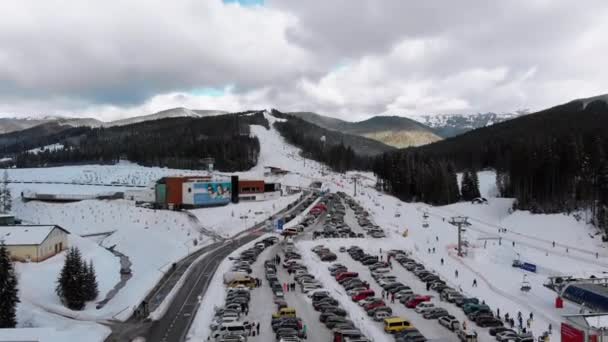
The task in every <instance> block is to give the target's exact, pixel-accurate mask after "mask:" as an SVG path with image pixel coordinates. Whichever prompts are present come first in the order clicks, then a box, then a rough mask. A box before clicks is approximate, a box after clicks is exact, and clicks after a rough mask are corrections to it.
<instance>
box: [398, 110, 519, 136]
mask: <svg viewBox="0 0 608 342" xmlns="http://www.w3.org/2000/svg"><path fill="white" fill-rule="evenodd" d="M528 113H529V111H528V110H521V111H517V112H515V113H493V112H487V113H468V114H428V115H412V116H410V118H411V119H413V120H416V121H418V122H420V123H423V124H425V125H426V126H429V127H431V128H432V129H433V130H434V131H435V132H436V133H437V134H438V135H440V136H442V137H444V138H449V137H453V136H456V135H460V134H463V133H465V132H468V131H470V130H473V129H477V128H482V127H487V126H491V125H494V124H497V123H499V122H503V121H507V120H510V119H513V118H516V117H518V116H522V115H525V114H528Z"/></svg>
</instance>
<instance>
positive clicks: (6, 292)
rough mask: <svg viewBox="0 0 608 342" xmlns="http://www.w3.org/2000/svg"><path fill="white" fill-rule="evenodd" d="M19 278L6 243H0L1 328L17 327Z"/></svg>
mask: <svg viewBox="0 0 608 342" xmlns="http://www.w3.org/2000/svg"><path fill="white" fill-rule="evenodd" d="M17 303H19V296H18V288H17V276H16V275H15V270H14V268H13V264H12V262H11V260H10V257H9V254H8V250H7V249H6V246H5V245H4V243H0V328H14V327H15V326H16V325H17V316H16V311H17Z"/></svg>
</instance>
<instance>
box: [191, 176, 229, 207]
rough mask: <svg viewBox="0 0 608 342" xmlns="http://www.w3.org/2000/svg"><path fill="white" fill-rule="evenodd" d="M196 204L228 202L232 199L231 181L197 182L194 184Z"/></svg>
mask: <svg viewBox="0 0 608 342" xmlns="http://www.w3.org/2000/svg"><path fill="white" fill-rule="evenodd" d="M192 188H193V196H192V197H193V202H194V205H200V206H205V205H219V204H228V203H230V199H231V192H232V183H231V182H200V183H199V182H197V183H193V184H192Z"/></svg>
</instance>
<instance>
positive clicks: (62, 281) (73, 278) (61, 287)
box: [55, 247, 99, 310]
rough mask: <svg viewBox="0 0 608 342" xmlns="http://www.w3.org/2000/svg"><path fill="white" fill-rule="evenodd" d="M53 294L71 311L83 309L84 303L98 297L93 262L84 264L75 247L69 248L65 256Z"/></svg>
mask: <svg viewBox="0 0 608 342" xmlns="http://www.w3.org/2000/svg"><path fill="white" fill-rule="evenodd" d="M55 292H56V293H57V295H58V296H59V298H60V299H61V301H62V303H63V304H64V305H65V306H66V307H68V308H69V309H71V310H82V309H84V307H85V305H86V302H89V301H92V300H95V299H96V298H97V296H98V295H99V290H98V286H97V276H96V275H95V268H94V267H93V262H92V261H89V263H86V262H85V261H84V260H83V259H82V256H81V254H80V250H78V248H76V247H72V248H70V250H69V251H68V253H67V254H66V258H65V263H64V265H63V268H62V269H61V273H60V274H59V279H57V287H56V289H55Z"/></svg>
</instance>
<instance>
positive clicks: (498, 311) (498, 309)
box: [496, 308, 500, 319]
mask: <svg viewBox="0 0 608 342" xmlns="http://www.w3.org/2000/svg"><path fill="white" fill-rule="evenodd" d="M496 317H498V319H500V308H496Z"/></svg>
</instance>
